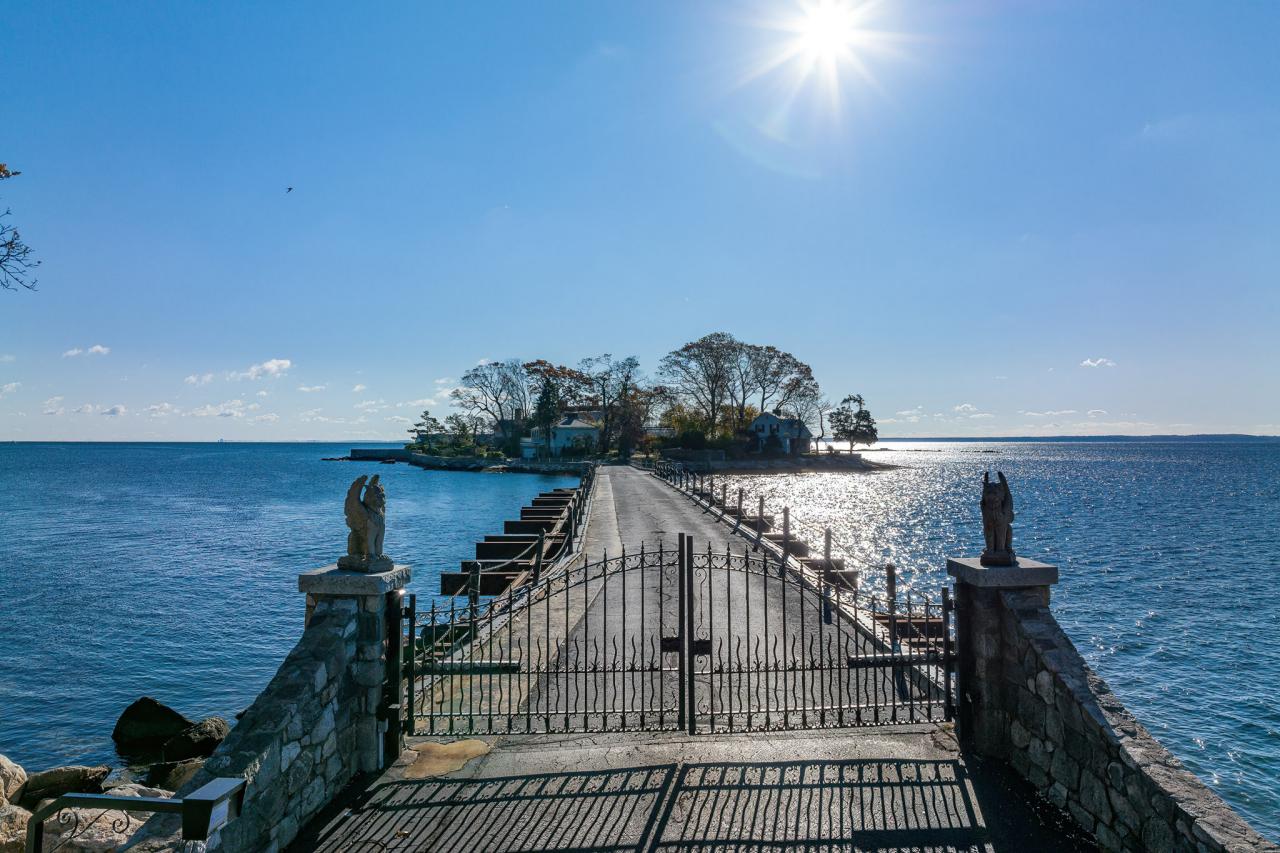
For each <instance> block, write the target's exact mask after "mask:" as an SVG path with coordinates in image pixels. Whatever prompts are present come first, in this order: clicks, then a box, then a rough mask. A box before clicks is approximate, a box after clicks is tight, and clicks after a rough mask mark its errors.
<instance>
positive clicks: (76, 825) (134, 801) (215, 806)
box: [26, 778, 247, 853]
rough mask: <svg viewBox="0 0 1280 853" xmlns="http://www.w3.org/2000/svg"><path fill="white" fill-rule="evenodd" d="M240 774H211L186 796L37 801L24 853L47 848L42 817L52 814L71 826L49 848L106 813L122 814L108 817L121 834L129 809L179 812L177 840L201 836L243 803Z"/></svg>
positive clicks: (230, 817) (232, 816)
mask: <svg viewBox="0 0 1280 853" xmlns="http://www.w3.org/2000/svg"><path fill="white" fill-rule="evenodd" d="M246 784H247V783H246V781H245V780H244V779H238V778H237V779H214V780H213V781H211V782H209V783H208V784H206V785H203V786H201V787H200V788H197V789H196V790H194V791H192V792H191V793H190V794H187V795H186V796H185V797H173V798H166V797H124V796H120V795H118V794H63V795H62V796H60V797H58V798H57V799H56V800H54V801H53V802H51V803H49V804H47V805H44V806H41V807H40V808H38V809H36V810H35V811H34V812H32V814H31V818H30V820H29V821H28V822H27V847H26V851H27V853H48V851H46V850H45V846H44V840H45V839H44V836H45V832H44V829H45V826H44V825H45V821H46V820H48V819H49V817H51V816H53V815H55V814H56V815H57V820H58V823H59V824H61V825H62V826H68V825H70V827H71V828H70V830H69V831H68V832H66V833H65V834H62V838H61V839H60V840H59V842H58V844H57V845H56V846H54V847H51V848H49V850H50V851H52V850H58V849H60V848H61V847H63V846H65V845H66V844H68V843H69V842H71V841H73V840H74V839H76V838H79V837H80V836H81V835H83V833H84V832H85V830H87V829H88V828H89V827H90V826H92V825H93V824H95V823H96V822H97V821H98V820H100V819H101V818H102V817H103V816H105V815H106V814H107V813H108V812H112V811H116V812H123V813H124V817H123V818H116V819H114V820H113V821H112V824H111V828H112V830H114V831H115V832H118V833H123V832H125V831H127V830H128V828H129V826H130V825H131V817H130V816H131V815H133V814H177V815H181V816H182V839H183V840H184V841H206V840H208V838H209V836H210V835H212V834H213V833H214V832H216V831H217V830H219V829H221V828H222V827H223V826H225V825H226V824H227V823H229V822H230V821H232V820H234V819H235V818H236V817H237V816H239V814H240V806H241V804H242V803H243V802H244V789H245V785H246ZM75 809H84V810H98V814H96V815H94V816H93V817H91V818H89V819H88V820H83V819H82V817H81V816H80V815H79V814H77V813H76V812H75V811H74V810H75Z"/></svg>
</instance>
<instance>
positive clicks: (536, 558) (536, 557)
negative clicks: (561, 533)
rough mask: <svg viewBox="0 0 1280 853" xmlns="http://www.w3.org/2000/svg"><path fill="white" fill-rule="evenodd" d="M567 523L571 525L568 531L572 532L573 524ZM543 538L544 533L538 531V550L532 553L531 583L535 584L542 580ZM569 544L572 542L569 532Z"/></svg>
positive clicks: (571, 534) (544, 536)
mask: <svg viewBox="0 0 1280 853" xmlns="http://www.w3.org/2000/svg"><path fill="white" fill-rule="evenodd" d="M569 523H570V525H571V527H570V530H572V524H573V522H572V521H570V522H569ZM545 538H546V532H545V531H542V530H539V531H538V550H537V551H535V552H534V553H533V582H534V583H537V582H538V581H539V580H540V579H541V578H542V551H543V547H544V546H543V543H544V540H545ZM569 542H571V543H572V542H573V533H572V532H570V534H569Z"/></svg>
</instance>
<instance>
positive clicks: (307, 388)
mask: <svg viewBox="0 0 1280 853" xmlns="http://www.w3.org/2000/svg"><path fill="white" fill-rule="evenodd" d="M324 389H325V386H324V385H299V386H298V390H299V391H301V392H302V393H303V394H314V393H315V392H317V391H323V390H324Z"/></svg>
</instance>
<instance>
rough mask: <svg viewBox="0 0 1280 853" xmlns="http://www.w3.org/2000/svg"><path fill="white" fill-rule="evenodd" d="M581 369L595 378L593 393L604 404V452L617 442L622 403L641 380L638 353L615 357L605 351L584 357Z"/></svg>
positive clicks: (588, 375) (602, 429)
mask: <svg viewBox="0 0 1280 853" xmlns="http://www.w3.org/2000/svg"><path fill="white" fill-rule="evenodd" d="M579 368H580V371H581V373H582V374H583V375H584V376H586V377H588V378H589V379H590V380H591V389H592V393H593V394H594V395H595V398H596V403H597V404H598V405H599V406H600V417H601V422H600V451H601V452H602V453H603V452H605V451H607V450H608V449H609V445H610V443H611V442H612V441H613V436H614V433H615V432H616V429H617V422H618V415H619V408H620V403H621V402H622V401H624V400H626V399H627V398H628V397H630V395H631V394H632V392H633V391H634V390H635V388H636V385H637V383H638V381H639V379H640V361H639V360H638V359H637V358H636V357H635V356H628V357H627V358H620V359H614V357H613V356H612V355H610V354H609V353H605V354H604V355H598V356H595V357H594V358H584V359H583V360H582V362H581V363H580V365H579Z"/></svg>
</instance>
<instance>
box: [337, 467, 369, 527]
mask: <svg viewBox="0 0 1280 853" xmlns="http://www.w3.org/2000/svg"><path fill="white" fill-rule="evenodd" d="M368 479H369V475H368V474H361V475H360V476H359V477H356V479H355V482H353V483H352V484H351V488H349V489H347V500H346V503H344V504H343V505H342V510H343V512H344V513H346V516H347V526H348V527H350V528H351V529H352V530H358V529H360V528H361V527H363V526H364V523H365V516H364V505H363V504H362V503H360V490H361V489H363V488H364V483H365V480H368Z"/></svg>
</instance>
